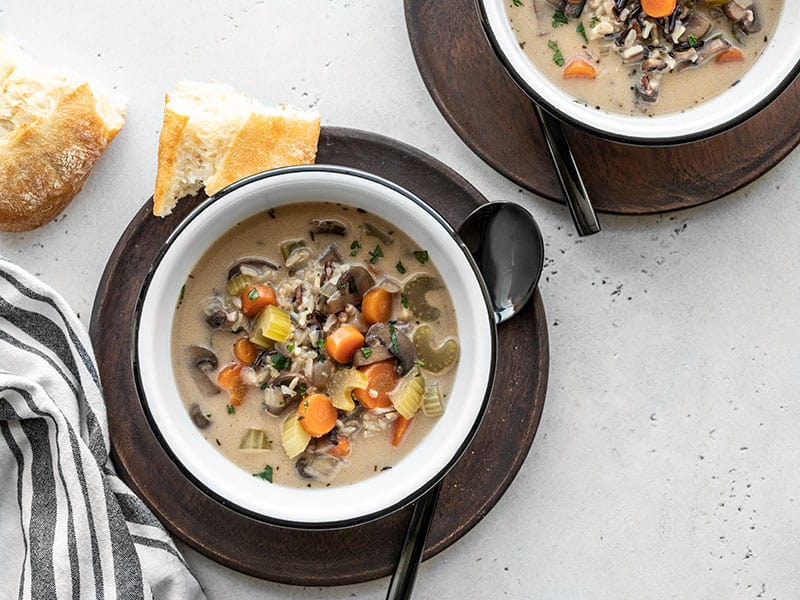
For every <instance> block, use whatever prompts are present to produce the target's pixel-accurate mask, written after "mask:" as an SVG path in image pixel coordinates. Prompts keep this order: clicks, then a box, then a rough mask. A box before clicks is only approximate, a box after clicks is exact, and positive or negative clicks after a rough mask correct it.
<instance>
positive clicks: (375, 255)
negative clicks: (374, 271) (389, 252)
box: [369, 244, 383, 265]
mask: <svg viewBox="0 0 800 600" xmlns="http://www.w3.org/2000/svg"><path fill="white" fill-rule="evenodd" d="M381 258H383V249H382V248H381V245H380V244H376V245H375V250H373V251H372V252H370V253H369V263H370V264H371V265H374V264H375V263H376V262H378V260H380V259H381Z"/></svg>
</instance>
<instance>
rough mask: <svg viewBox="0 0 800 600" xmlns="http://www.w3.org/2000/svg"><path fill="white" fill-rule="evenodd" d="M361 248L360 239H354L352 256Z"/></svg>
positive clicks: (351, 245) (351, 247) (351, 248)
mask: <svg viewBox="0 0 800 600" xmlns="http://www.w3.org/2000/svg"><path fill="white" fill-rule="evenodd" d="M359 250H361V244H360V243H359V241H358V240H353V243H352V244H350V256H355V255H356V254H358V251H359Z"/></svg>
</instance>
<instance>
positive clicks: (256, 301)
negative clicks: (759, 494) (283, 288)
mask: <svg viewBox="0 0 800 600" xmlns="http://www.w3.org/2000/svg"><path fill="white" fill-rule="evenodd" d="M270 304H271V305H273V306H277V305H278V299H277V298H276V297H275V290H273V289H272V288H271V287H269V286H268V285H249V286H247V287H246V288H245V289H244V291H243V292H242V312H243V313H244V314H245V315H246V316H248V317H250V318H251V319H252V318H253V317H255V316H256V315H257V314H258V313H260V312H261V311H262V310H264V308H266V307H267V306H269V305H270Z"/></svg>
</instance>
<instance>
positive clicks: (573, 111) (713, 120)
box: [476, 0, 800, 145]
mask: <svg viewBox="0 0 800 600" xmlns="http://www.w3.org/2000/svg"><path fill="white" fill-rule="evenodd" d="M507 2H508V0H476V3H477V7H478V12H479V14H480V18H481V21H482V23H483V26H484V30H485V32H486V35H487V37H488V38H489V41H490V43H491V45H492V46H493V47H494V50H495V52H496V53H497V56H498V57H499V59H500V61H501V62H502V63H503V65H504V66H505V68H506V69H507V70H508V72H509V74H510V75H511V77H512V78H513V79H514V81H516V83H517V85H519V86H520V87H521V88H522V89H523V90H524V91H525V92H526V93H527V94H528V95H529V96H530V97H531V98H532V99H534V100H535V101H537V102H539V103H540V104H541V105H542V106H543V107H544V108H546V109H547V110H549V111H550V112H551V113H553V114H555V115H556V116H558V117H559V118H561V119H562V120H564V121H567V122H568V123H571V124H573V125H576V126H578V127H581V128H583V129H587V130H589V131H590V132H592V133H594V134H596V135H599V136H601V137H606V138H609V139H613V140H616V141H620V142H627V143H632V144H642V145H659V144H661V145H664V144H673V143H683V142H690V141H695V140H698V139H702V138H705V137H709V136H711V135H714V134H716V133H720V132H722V131H725V130H727V129H729V128H731V127H734V126H735V125H737V124H739V123H741V122H743V121H744V120H746V119H748V118H749V117H751V116H752V115H754V114H756V113H757V112H758V111H759V110H761V109H762V108H764V107H765V106H766V105H768V104H769V103H770V102H771V101H772V100H774V99H775V98H776V97H777V96H778V95H779V94H780V93H781V92H782V91H783V90H784V89H786V87H787V86H788V85H789V83H791V82H792V81H793V80H794V78H795V76H796V75H797V74H798V71H800V35H798V34H797V32H798V28H800V0H784V6H783V11H782V13H781V15H780V17H779V19H778V23H777V26H776V29H775V32H774V34H773V35H772V37H771V38H770V40H769V42H768V43H767V46H766V48H765V50H764V52H763V53H762V55H761V56H760V57H759V58H758V60H757V61H756V63H755V64H754V65H753V67H752V68H751V69H750V70H749V71H748V72H747V73H746V74H745V75H744V77H742V79H741V81H740V82H739V83H738V84H737V85H736V86H734V87H731V88H728V89H727V90H726V91H725V92H723V93H722V94H720V95H719V96H716V97H714V98H712V99H710V100H708V101H706V102H703V103H702V104H699V105H697V106H695V107H692V108H690V109H687V110H686V111H684V112H681V113H671V114H664V115H657V116H654V117H647V116H641V117H640V116H628V115H623V114H618V113H610V112H606V111H602V110H596V109H595V108H592V107H587V106H584V105H583V104H580V103H577V102H575V101H574V100H575V99H574V97H573V96H571V95H570V94H567V93H566V92H565V91H564V90H563V89H561V88H560V87H559V86H558V85H556V84H555V83H553V81H551V80H550V79H549V78H548V77H547V76H546V75H545V74H544V73H542V72H541V71H540V70H539V69H538V68H537V67H536V66H535V65H534V64H533V63H532V62H531V61H530V59H528V57H527V56H526V55H525V52H524V51H523V50H522V48H520V46H519V43H518V42H517V38H516V37H515V35H514V32H513V31H512V30H511V25H510V23H509V21H508V18H507V16H506V10H505V4H506V3H507Z"/></svg>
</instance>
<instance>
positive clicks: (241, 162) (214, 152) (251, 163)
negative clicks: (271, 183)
mask: <svg viewBox="0 0 800 600" xmlns="http://www.w3.org/2000/svg"><path fill="white" fill-rule="evenodd" d="M319 131H320V118H319V114H317V113H316V112H313V111H298V110H295V109H292V108H288V107H278V108H266V107H264V106H262V105H261V104H259V103H258V102H256V101H254V100H251V99H249V98H247V97H245V96H243V95H242V94H239V93H238V92H236V90H234V89H233V88H232V87H230V86H228V85H224V84H220V83H200V82H195V81H182V82H180V83H179V84H178V85H177V87H176V89H175V91H174V92H172V93H170V94H167V95H166V101H165V105H164V125H163V127H162V129H161V135H160V137H159V141H158V172H157V174H156V189H155V193H154V195H153V214H154V215H156V216H159V217H165V216H167V215H168V214H170V213H171V212H172V209H173V208H175V205H176V204H177V202H178V200H179V199H181V198H182V197H184V196H189V195H191V194H194V193H196V192H198V191H199V190H200V189H201V188H202V187H205V191H206V194H208V195H209V196H210V195H212V194H215V193H217V192H218V191H220V190H221V189H222V188H224V187H225V186H227V185H229V184H231V183H233V182H234V181H238V180H239V179H242V178H243V177H246V176H248V175H253V174H254V173H258V172H261V171H266V170H268V169H274V168H277V167H286V166H291V165H302V164H311V163H313V162H314V160H315V159H316V155H317V142H318V141H319Z"/></svg>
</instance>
